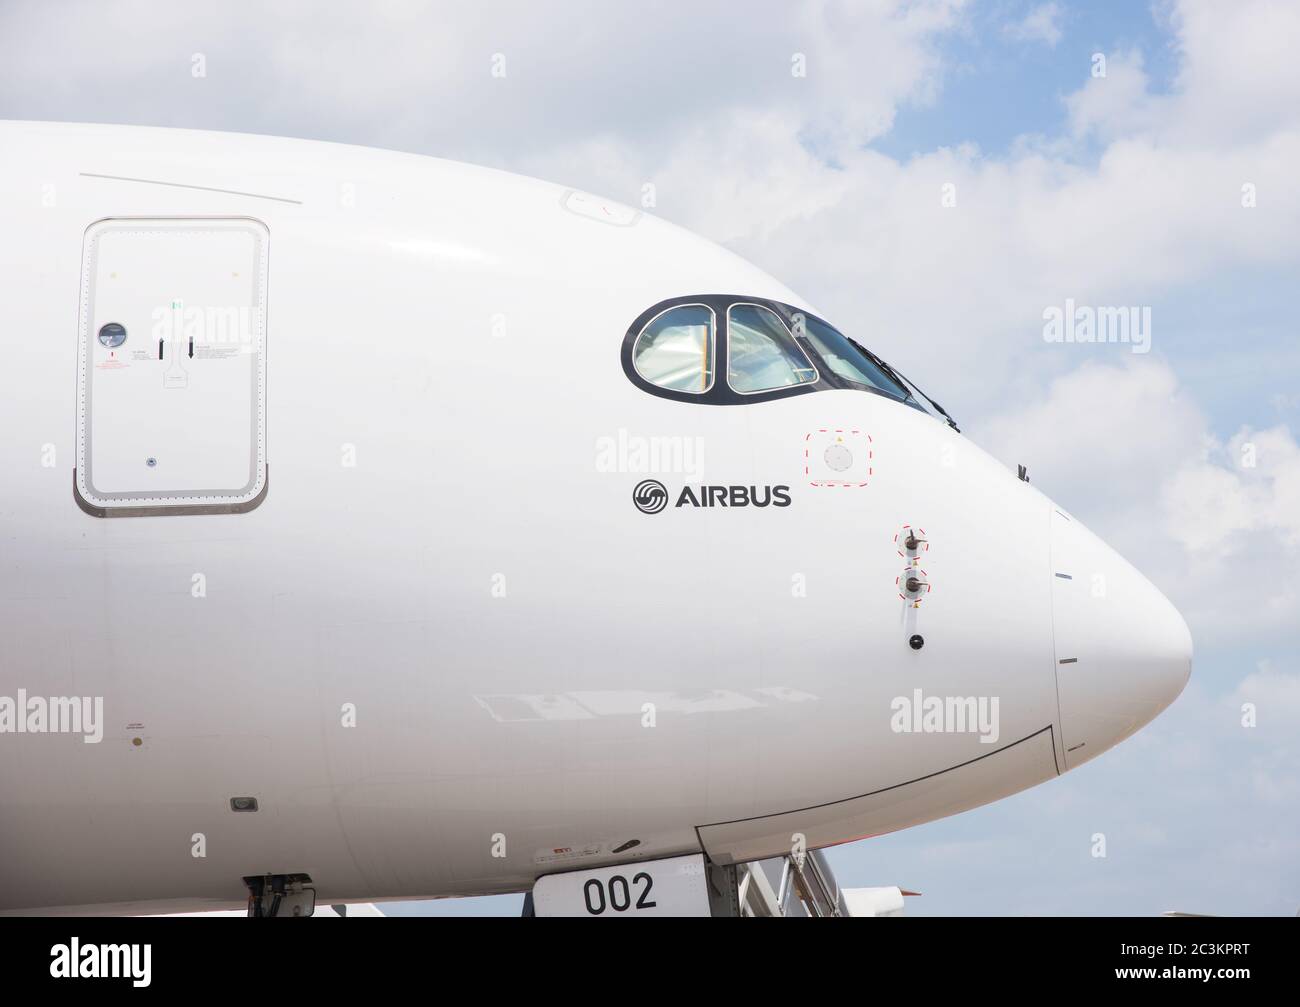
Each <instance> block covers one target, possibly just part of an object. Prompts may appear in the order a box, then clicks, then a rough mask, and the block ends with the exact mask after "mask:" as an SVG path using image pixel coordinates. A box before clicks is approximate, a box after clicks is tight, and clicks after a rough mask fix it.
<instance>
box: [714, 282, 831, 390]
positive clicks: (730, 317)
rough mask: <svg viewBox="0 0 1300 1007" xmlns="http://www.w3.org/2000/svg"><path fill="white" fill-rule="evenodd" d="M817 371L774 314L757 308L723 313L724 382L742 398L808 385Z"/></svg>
mask: <svg viewBox="0 0 1300 1007" xmlns="http://www.w3.org/2000/svg"><path fill="white" fill-rule="evenodd" d="M816 380H817V368H815V367H814V366H813V364H812V361H811V360H809V359H808V356H807V354H805V353H804V352H803V350H802V349H800V348H799V344H798V343H796V342H795V340H794V337H793V336H792V335H791V334H790V330H789V329H787V328H786V327H785V323H784V322H782V321H781V319H780V317H779V316H778V315H777V314H776V312H775V311H772V310H771V309H769V308H764V307H762V306H761V305H758V304H733V305H732V306H731V307H730V308H728V309H727V382H728V384H730V385H731V387H732V388H733V389H734V390H735V391H738V392H740V393H742V394H748V393H752V392H766V391H771V390H773V389H776V388H789V387H791V386H793V385H803V384H810V383H812V382H814V381H816Z"/></svg>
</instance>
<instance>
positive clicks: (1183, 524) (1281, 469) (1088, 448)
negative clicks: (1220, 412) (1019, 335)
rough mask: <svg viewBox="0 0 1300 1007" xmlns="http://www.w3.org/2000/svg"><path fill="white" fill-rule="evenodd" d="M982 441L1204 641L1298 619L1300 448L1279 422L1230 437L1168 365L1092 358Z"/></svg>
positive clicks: (1001, 420)
mask: <svg viewBox="0 0 1300 1007" xmlns="http://www.w3.org/2000/svg"><path fill="white" fill-rule="evenodd" d="M975 439H976V440H978V441H980V442H982V443H984V444H985V445H986V446H987V447H988V448H989V449H990V450H991V451H992V452H993V453H994V454H995V455H997V456H998V457H999V458H1001V459H1002V460H1003V461H1004V462H1006V463H1007V464H1008V465H1014V464H1017V463H1025V464H1027V465H1028V466H1029V470H1030V478H1031V479H1032V480H1033V481H1034V483H1035V485H1037V486H1039V487H1040V488H1041V489H1043V490H1044V492H1046V493H1048V494H1049V495H1050V496H1052V497H1053V499H1055V500H1057V501H1058V502H1059V503H1060V504H1061V505H1062V506H1064V507H1066V508H1067V509H1069V510H1070V511H1071V512H1072V513H1074V514H1077V515H1078V516H1079V517H1080V518H1081V519H1082V520H1083V521H1084V522H1085V523H1087V524H1088V525H1089V526H1091V527H1092V528H1093V530H1094V531H1096V532H1097V533H1098V534H1099V535H1101V537H1102V538H1103V539H1105V540H1106V541H1108V542H1110V543H1111V544H1112V545H1113V546H1115V548H1117V549H1118V550H1119V551H1120V552H1121V553H1122V554H1123V555H1125V556H1127V557H1128V558H1129V559H1130V560H1132V561H1133V562H1134V563H1135V564H1136V565H1137V566H1138V567H1139V568H1140V569H1142V570H1143V572H1144V573H1146V574H1147V575H1148V576H1150V577H1151V578H1152V580H1154V581H1155V582H1156V583H1157V584H1158V585H1159V586H1160V587H1162V588H1163V589H1164V590H1165V591H1166V593H1168V594H1169V595H1170V597H1171V598H1173V599H1174V601H1175V602H1176V603H1177V604H1178V605H1179V607H1180V608H1182V609H1183V611H1184V615H1185V616H1186V617H1187V619H1188V622H1189V624H1190V625H1191V626H1192V629H1193V634H1194V635H1195V636H1196V637H1197V640H1198V644H1199V643H1202V642H1216V641H1224V640H1234V639H1235V640H1241V639H1243V638H1246V637H1248V636H1249V635H1250V634H1252V633H1256V632H1259V631H1261V630H1264V631H1268V632H1271V633H1285V632H1290V631H1293V630H1294V627H1295V625H1297V624H1298V623H1300V445H1297V443H1296V440H1295V438H1294V436H1293V435H1292V434H1291V432H1290V431H1289V430H1287V429H1286V428H1284V427H1275V428H1271V429H1267V430H1251V429H1248V428H1244V429H1242V430H1240V431H1239V432H1238V433H1237V434H1236V435H1235V436H1233V437H1232V438H1230V439H1229V440H1228V441H1227V442H1226V443H1222V442H1220V441H1219V440H1218V439H1217V438H1216V437H1215V436H1214V435H1213V433H1212V431H1211V429H1210V426H1209V423H1208V420H1207V419H1206V417H1205V416H1204V415H1203V414H1202V412H1201V410H1200V409H1199V408H1198V407H1197V406H1196V405H1195V404H1194V403H1193V402H1191V401H1190V400H1189V398H1188V396H1187V395H1186V394H1185V393H1183V392H1182V391H1181V390H1180V388H1179V384H1178V381H1177V378H1176V377H1175V375H1174V372H1173V370H1172V369H1171V368H1170V367H1169V365H1168V364H1167V363H1166V362H1164V361H1163V360H1162V359H1158V358H1156V359H1152V358H1130V359H1129V360H1127V361H1125V362H1124V363H1121V364H1101V363H1087V364H1084V365H1083V366H1081V367H1079V368H1078V369H1076V370H1074V371H1072V372H1070V373H1069V374H1067V375H1065V376H1063V377H1061V378H1058V379H1057V380H1055V381H1053V382H1052V383H1051V384H1050V386H1049V387H1048V389H1047V391H1046V393H1045V394H1043V395H1042V396H1040V397H1037V398H1033V399H1030V400H1028V401H1026V402H1025V403H1023V404H1021V405H1017V406H1015V407H1014V408H1011V409H1009V410H1007V411H1006V412H1004V413H1002V414H1000V415H999V416H997V417H995V418H994V419H992V420H991V421H989V422H988V423H986V424H985V425H984V426H983V428H982V429H981V431H980V432H979V434H978V435H977V436H976V438H975Z"/></svg>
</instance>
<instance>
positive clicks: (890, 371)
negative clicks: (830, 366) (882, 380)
mask: <svg viewBox="0 0 1300 1007" xmlns="http://www.w3.org/2000/svg"><path fill="white" fill-rule="evenodd" d="M844 338H846V339H848V337H847V336H845V337H844ZM849 342H850V343H853V345H854V346H856V347H857V348H858V349H859V350H861V351H862V352H863V353H864V354H865V355H866V357H867V359H868V360H870V361H871V362H872V363H873V364H875V365H876V366H877V367H879V368H880V369H881V370H882V371H884V372H885V373H886V374H888V375H889V376H890V377H891V378H893V379H894V381H896V382H898V384H899V385H900V386H902V387H903V388H904V389H905V390H906V389H909V388H910V389H911V390H912V391H913V392H915V393H916V394H917V395H919V396H921V398H923V399H925V401H926V402H928V403H930V405H932V406H934V408H935V409H936V410H938V412H939V413H940V414H941V415H942V416H943V418H944V419H945V420H947V421H948V426H950V427H952V428H953V429H954V430H956V431H957V433H961V427H959V426H957V421H956V420H954V419H953V418H952V417H951V416H949V415H948V410H947V409H945V408H944V407H943V406H941V405H939V403H937V402H935V401H934V399H932V398H930V396H928V395H926V394H925V392H923V391H921V389H920V388H918V387H917V385H916V382H914V381H909V380H908V379H907V378H905V377H903V375H902V374H900V373H899V372H898V371H896V370H894V368H892V367H890V366H889V365H888V364H887V363H885V362H884V361H883V360H881V359H880V358H879V357H878V356H876V355H875V354H874V353H872V352H871V351H870V350H869V349H867V348H866V347H865V346H862V345H860V344H859V343H857V342H856V341H854V340H852V339H849Z"/></svg>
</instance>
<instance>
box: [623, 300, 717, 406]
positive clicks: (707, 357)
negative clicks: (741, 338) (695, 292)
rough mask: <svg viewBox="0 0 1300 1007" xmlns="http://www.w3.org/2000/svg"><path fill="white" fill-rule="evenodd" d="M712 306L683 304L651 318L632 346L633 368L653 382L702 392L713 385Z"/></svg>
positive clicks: (714, 325)
mask: <svg viewBox="0 0 1300 1007" xmlns="http://www.w3.org/2000/svg"><path fill="white" fill-rule="evenodd" d="M716 328H717V325H716V320H715V318H714V315H713V309H712V308H709V307H708V306H706V305H703V304H682V305H678V306H677V307H675V308H669V309H668V310H667V311H664V312H661V313H660V314H658V315H656V316H655V317H654V318H652V319H651V320H650V321H649V322H648V323H647V324H646V327H645V328H644V329H642V330H641V334H640V335H639V336H637V340H636V345H635V346H634V347H633V349H632V364H633V366H634V367H635V368H636V372H637V373H638V374H639V375H641V377H643V378H645V380H646V381H649V382H650V383H651V384H652V385H657V386H659V387H660V388H667V389H669V390H670V391H674V392H690V393H692V394H695V395H702V394H703V393H705V392H707V391H708V390H709V389H710V388H712V387H713V356H714V349H713V347H714V331H715V329H716Z"/></svg>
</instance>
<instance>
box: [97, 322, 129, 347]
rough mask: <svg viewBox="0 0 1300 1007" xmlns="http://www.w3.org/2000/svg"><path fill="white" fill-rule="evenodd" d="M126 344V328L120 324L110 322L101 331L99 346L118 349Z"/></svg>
mask: <svg viewBox="0 0 1300 1007" xmlns="http://www.w3.org/2000/svg"><path fill="white" fill-rule="evenodd" d="M125 342H126V326H125V325H121V324H119V323H118V322H109V323H108V324H107V325H104V326H102V327H101V328H100V330H99V345H100V346H107V347H108V348H109V349H110V350H112V349H116V348H117V347H119V346H121V345H122V344H123V343H125Z"/></svg>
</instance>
